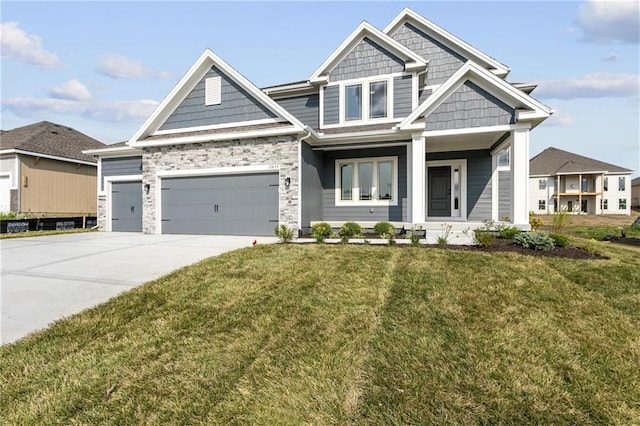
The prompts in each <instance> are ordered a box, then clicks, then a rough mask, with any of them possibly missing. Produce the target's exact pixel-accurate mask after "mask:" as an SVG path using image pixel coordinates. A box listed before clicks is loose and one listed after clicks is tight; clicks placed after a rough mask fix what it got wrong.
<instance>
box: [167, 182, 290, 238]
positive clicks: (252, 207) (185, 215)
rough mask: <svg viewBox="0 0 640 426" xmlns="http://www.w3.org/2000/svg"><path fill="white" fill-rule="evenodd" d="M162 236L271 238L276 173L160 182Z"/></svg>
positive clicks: (275, 207) (274, 221) (275, 219)
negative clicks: (247, 236)
mask: <svg viewBox="0 0 640 426" xmlns="http://www.w3.org/2000/svg"><path fill="white" fill-rule="evenodd" d="M161 191H162V233H163V234H212V235H216V234H217V235H256V236H258V235H273V228H274V227H275V226H276V225H277V224H278V216H279V215H278V199H279V198H278V173H257V174H243V175H217V176H195V177H179V178H165V179H162V186H161Z"/></svg>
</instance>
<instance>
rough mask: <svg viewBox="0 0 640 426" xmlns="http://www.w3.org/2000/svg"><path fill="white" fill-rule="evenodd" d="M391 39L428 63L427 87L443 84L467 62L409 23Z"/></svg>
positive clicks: (392, 35)
mask: <svg viewBox="0 0 640 426" xmlns="http://www.w3.org/2000/svg"><path fill="white" fill-rule="evenodd" d="M391 37H392V38H393V39H394V40H396V41H398V42H400V43H402V44H403V45H405V46H406V47H408V48H409V49H411V50H412V51H414V52H416V53H417V54H418V55H420V56H422V57H423V58H425V59H427V60H428V61H429V71H428V72H427V85H432V84H441V83H444V82H445V81H446V80H447V79H448V78H449V77H451V76H452V75H453V73H455V72H456V71H457V70H458V69H459V68H460V67H461V66H462V65H463V64H464V63H465V62H466V61H467V59H466V58H464V57H463V56H461V55H460V54H458V53H456V52H454V51H453V50H451V49H450V48H448V47H447V46H445V45H444V44H442V43H440V42H439V41H437V40H436V39H434V38H433V37H430V36H429V35H427V34H426V33H424V32H423V31H420V30H419V29H418V28H416V27H414V26H413V25H411V24H410V23H406V24H405V25H403V26H402V27H400V28H399V29H398V30H397V31H396V32H395V33H393V34H391Z"/></svg>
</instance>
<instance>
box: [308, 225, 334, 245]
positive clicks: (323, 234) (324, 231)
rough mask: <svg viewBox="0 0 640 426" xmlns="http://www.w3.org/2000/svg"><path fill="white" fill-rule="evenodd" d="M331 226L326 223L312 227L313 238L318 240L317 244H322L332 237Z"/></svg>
mask: <svg viewBox="0 0 640 426" xmlns="http://www.w3.org/2000/svg"><path fill="white" fill-rule="evenodd" d="M331 232H332V229H331V225H329V224H328V223H326V222H320V223H316V224H315V225H313V226H312V227H311V236H312V237H313V238H315V239H316V242H318V243H322V242H324V239H325V238H327V237H328V236H330V235H331Z"/></svg>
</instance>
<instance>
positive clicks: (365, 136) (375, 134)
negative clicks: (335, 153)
mask: <svg viewBox="0 0 640 426" xmlns="http://www.w3.org/2000/svg"><path fill="white" fill-rule="evenodd" d="M401 135H402V133H401V132H400V130H398V129H396V128H393V129H390V130H383V131H379V130H377V131H371V132H350V133H341V134H337V135H325V134H322V133H320V134H318V135H317V137H316V138H315V142H313V143H310V144H309V145H318V144H326V143H349V142H368V141H388V140H396V139H398V137H400V136H401ZM403 143H406V141H404V142H403Z"/></svg>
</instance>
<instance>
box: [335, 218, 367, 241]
mask: <svg viewBox="0 0 640 426" xmlns="http://www.w3.org/2000/svg"><path fill="white" fill-rule="evenodd" d="M361 233H362V228H361V227H360V225H358V224H357V223H355V222H345V223H344V224H343V225H342V226H341V227H340V232H338V234H339V235H340V236H341V237H347V238H351V237H357V236H358V235H360V234H361Z"/></svg>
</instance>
